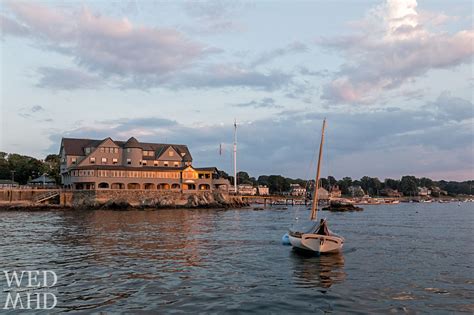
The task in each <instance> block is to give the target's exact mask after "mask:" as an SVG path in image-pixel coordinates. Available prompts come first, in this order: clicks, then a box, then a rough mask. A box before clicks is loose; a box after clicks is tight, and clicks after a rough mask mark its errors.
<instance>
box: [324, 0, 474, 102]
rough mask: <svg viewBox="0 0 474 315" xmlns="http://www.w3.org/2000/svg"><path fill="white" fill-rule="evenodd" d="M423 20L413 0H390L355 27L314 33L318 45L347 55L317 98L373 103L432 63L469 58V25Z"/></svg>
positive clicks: (471, 34) (473, 35)
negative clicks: (442, 28) (440, 26)
mask: <svg viewBox="0 0 474 315" xmlns="http://www.w3.org/2000/svg"><path fill="white" fill-rule="evenodd" d="M424 20H425V19H424V17H423V16H420V14H419V13H418V11H417V3H416V1H415V0H405V1H395V0H388V1H387V3H386V4H385V5H382V6H379V7H377V8H375V9H373V10H372V11H370V13H369V15H368V17H367V18H366V19H365V20H363V21H359V23H355V24H354V27H356V29H357V30H358V32H357V33H354V34H352V35H349V36H340V37H335V38H320V39H318V40H317V43H318V44H319V45H321V46H323V47H326V48H329V49H331V50H337V51H341V52H342V53H343V55H344V57H345V59H346V61H345V62H344V63H343V64H342V66H341V67H340V69H339V71H338V72H337V73H336V75H335V77H334V79H333V80H332V81H331V82H329V83H327V84H326V85H325V86H324V88H323V93H322V95H321V98H322V99H324V100H326V101H328V102H330V103H371V102H373V101H374V100H375V99H376V98H377V97H378V96H380V95H381V94H382V93H383V92H384V91H387V90H392V89H396V88H398V87H400V86H401V85H403V84H404V83H406V82H407V81H409V80H413V79H416V78H418V77H420V76H422V75H424V74H425V73H427V72H428V71H430V70H432V69H443V68H452V67H455V66H457V65H460V64H463V63H469V62H471V61H472V56H473V54H474V47H473V46H472V42H473V40H474V31H473V30H461V31H459V32H457V33H455V34H449V33H446V32H435V31H429V30H428V29H427V28H426V27H425V25H424V24H422V22H423V21H424ZM444 20H446V19H445V18H444Z"/></svg>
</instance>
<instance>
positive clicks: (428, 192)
mask: <svg viewBox="0 0 474 315" xmlns="http://www.w3.org/2000/svg"><path fill="white" fill-rule="evenodd" d="M429 195H431V190H430V189H428V188H427V187H418V196H421V197H425V196H429Z"/></svg>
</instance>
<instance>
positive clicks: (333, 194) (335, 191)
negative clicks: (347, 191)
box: [329, 185, 342, 198]
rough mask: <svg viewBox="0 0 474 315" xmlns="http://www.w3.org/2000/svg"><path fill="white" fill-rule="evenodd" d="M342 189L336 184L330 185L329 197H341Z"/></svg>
mask: <svg viewBox="0 0 474 315" xmlns="http://www.w3.org/2000/svg"><path fill="white" fill-rule="evenodd" d="M341 196H342V191H341V190H340V189H339V186H338V185H334V186H331V191H330V193H329V197H331V198H341Z"/></svg>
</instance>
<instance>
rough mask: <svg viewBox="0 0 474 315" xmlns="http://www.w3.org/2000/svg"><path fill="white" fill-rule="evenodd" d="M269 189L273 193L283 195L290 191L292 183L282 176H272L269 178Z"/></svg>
mask: <svg viewBox="0 0 474 315" xmlns="http://www.w3.org/2000/svg"><path fill="white" fill-rule="evenodd" d="M268 188H269V189H270V192H271V193H282V192H284V191H288V190H289V189H290V183H289V181H288V180H287V179H286V178H284V177H283V176H281V175H270V176H269V177H268Z"/></svg>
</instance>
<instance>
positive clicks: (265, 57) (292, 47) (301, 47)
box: [250, 41, 308, 67]
mask: <svg viewBox="0 0 474 315" xmlns="http://www.w3.org/2000/svg"><path fill="white" fill-rule="evenodd" d="M306 51H308V47H307V46H306V45H305V44H304V43H301V42H298V41H295V42H293V43H290V44H288V45H287V46H285V47H283V48H277V49H274V50H271V51H267V52H264V53H262V54H261V55H260V56H259V57H258V58H256V59H255V60H254V61H252V62H251V64H250V66H251V67H256V66H259V65H262V64H266V63H269V62H272V61H273V60H275V59H277V58H280V57H283V56H286V55H291V54H296V53H303V52H306Z"/></svg>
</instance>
